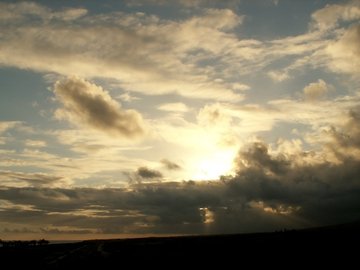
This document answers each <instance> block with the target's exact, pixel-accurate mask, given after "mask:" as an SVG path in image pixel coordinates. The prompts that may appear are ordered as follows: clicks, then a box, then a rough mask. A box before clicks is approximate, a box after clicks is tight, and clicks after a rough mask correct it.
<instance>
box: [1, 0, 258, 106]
mask: <svg viewBox="0 0 360 270" xmlns="http://www.w3.org/2000/svg"><path fill="white" fill-rule="evenodd" d="M4 5H7V4H4ZM9 5H10V4H9ZM11 5H14V6H17V4H11ZM36 7H37V8H42V10H41V12H40V11H39V12H38V13H41V15H39V14H38V16H44V15H43V13H48V14H50V15H51V14H52V15H51V16H55V15H53V14H54V13H55V12H54V11H51V10H49V9H47V8H45V7H42V6H40V5H36ZM68 13H71V14H73V13H74V14H77V12H76V11H72V12H70V11H68ZM79 13H81V12H79ZM36 14H37V13H36ZM66 14H67V13H66ZM66 14H65V15H64V16H65V17H66V16H67V15H66ZM71 14H70V15H71ZM84 14H85V13H84ZM50 15H49V16H50ZM70 15H69V16H70ZM70 17H71V16H70ZM241 18H242V17H241V16H237V15H236V14H235V13H233V12H232V11H230V10H226V9H225V10H220V9H219V10H216V9H209V10H207V11H205V12H204V13H203V14H202V15H199V16H197V17H192V18H190V19H187V20H183V21H177V22H175V21H166V20H164V21H163V20H160V19H159V18H158V17H156V16H152V15H150V16H147V15H144V14H139V13H136V14H125V13H121V12H117V13H113V14H108V15H104V14H103V15H101V16H100V15H99V16H96V15H87V16H84V17H82V18H80V19H78V20H75V21H71V22H68V23H67V24H57V23H56V22H54V21H49V22H46V23H45V22H44V23H41V22H40V23H37V24H34V23H33V22H32V21H29V22H27V21H26V20H25V19H23V20H21V19H20V21H19V23H18V24H17V25H16V26H13V27H6V29H5V30H4V32H3V34H2V37H3V38H2V40H1V42H0V62H1V63H2V64H3V65H9V66H16V67H20V68H29V69H33V70H37V71H42V72H54V73H60V74H63V75H66V76H68V75H73V74H77V75H79V76H82V77H98V76H101V77H103V78H112V79H115V80H118V81H119V83H120V84H121V87H122V88H123V89H124V90H126V91H136V92H141V93H143V94H146V95H160V94H166V93H177V94H180V95H183V96H187V97H191V98H205V99H220V100H228V101H238V100H241V99H242V95H240V94H237V93H234V91H233V89H231V86H230V87H229V86H228V85H227V84H225V83H218V82H214V79H215V78H213V77H214V76H215V71H214V70H212V71H211V70H209V69H208V67H203V66H202V65H201V64H199V63H198V62H197V61H198V60H199V59H198V58H197V57H194V55H193V54H194V52H196V51H202V52H204V54H203V57H205V58H204V60H206V59H213V58H214V57H218V58H219V61H220V62H224V63H225V64H226V63H227V62H229V61H234V60H233V59H232V58H229V59H227V58H228V56H227V55H228V54H229V53H230V54H236V55H238V57H248V55H249V53H250V54H253V53H255V52H252V50H251V49H250V48H247V47H248V46H245V48H242V46H241V44H239V46H238V45H237V44H236V43H237V41H238V40H237V39H236V37H234V36H233V35H232V34H230V33H227V32H224V30H229V29H231V28H233V27H234V26H236V25H238V24H240V23H241V21H242V19H241ZM80 21H81V28H79V27H77V25H78V24H79V23H80ZM95 25H96V26H95ZM109 25H116V27H109ZM7 26H8V24H7ZM219 39H222V40H224V42H218V40H219ZM235 47H239V48H235Z"/></svg>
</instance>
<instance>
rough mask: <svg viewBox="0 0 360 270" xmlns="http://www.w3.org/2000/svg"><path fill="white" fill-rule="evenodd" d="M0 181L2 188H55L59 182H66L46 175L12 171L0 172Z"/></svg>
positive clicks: (57, 177)
mask: <svg viewBox="0 0 360 270" xmlns="http://www.w3.org/2000/svg"><path fill="white" fill-rule="evenodd" d="M0 172H1V173H0V175H1V176H0V179H1V182H2V185H3V186H10V187H14V186H34V187H42V186H56V184H58V183H59V182H63V181H65V182H66V179H64V178H63V177H61V176H55V175H49V174H46V173H23V172H12V171H3V170H2V171H0Z"/></svg>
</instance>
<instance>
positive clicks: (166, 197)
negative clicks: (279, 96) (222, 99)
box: [0, 109, 360, 234]
mask: <svg viewBox="0 0 360 270" xmlns="http://www.w3.org/2000/svg"><path fill="white" fill-rule="evenodd" d="M358 116H359V114H358V110H357V109H354V110H352V111H351V112H350V113H349V114H347V115H346V116H344V121H343V125H342V126H339V127H337V128H336V129H335V128H333V129H330V131H329V132H327V133H325V134H324V136H327V137H326V138H325V137H324V141H326V142H328V141H329V139H331V143H330V145H332V147H329V144H328V143H325V144H324V148H323V149H322V150H318V152H304V151H303V152H301V151H297V152H290V153H289V152H286V151H281V149H282V148H279V149H274V147H269V146H268V145H267V144H266V143H264V142H261V141H258V142H255V143H251V144H249V145H248V146H246V147H244V148H243V149H241V150H240V151H239V154H238V157H237V158H236V160H235V162H236V164H237V173H236V174H235V175H233V176H224V177H221V179H220V180H219V181H210V182H205V181H201V182H195V181H184V182H159V181H152V180H156V179H157V178H160V177H162V175H161V173H160V172H158V171H155V170H151V169H149V168H147V167H140V168H139V169H138V170H137V171H136V172H134V175H136V176H137V177H138V178H139V179H144V180H146V179H147V180H150V181H143V182H142V181H137V182H133V184H132V185H130V188H129V189H127V188H122V189H114V188H108V189H93V188H77V189H60V188H44V187H24V188H14V187H11V188H10V187H7V188H0V210H1V211H0V220H6V224H5V225H2V223H1V222H0V226H4V228H5V227H8V226H9V224H14V225H17V226H14V228H22V226H20V225H21V224H27V225H29V226H31V228H47V227H48V228H54V229H55V230H56V228H58V229H59V230H62V229H61V228H64V227H69V228H73V229H71V230H85V231H88V230H90V231H94V232H99V233H124V232H126V233H134V234H136V233H155V234H156V233H180V234H183V233H189V234H202V233H239V232H254V231H272V230H277V229H281V228H284V227H287V228H301V227H309V226H320V225H327V224H337V223H345V222H350V221H354V220H359V219H360V147H359V145H358V141H357V140H356V139H357V137H356V136H357V135H358V132H359V125H358V124H359V117H358ZM340 135H341V136H340ZM334 158H335V159H334Z"/></svg>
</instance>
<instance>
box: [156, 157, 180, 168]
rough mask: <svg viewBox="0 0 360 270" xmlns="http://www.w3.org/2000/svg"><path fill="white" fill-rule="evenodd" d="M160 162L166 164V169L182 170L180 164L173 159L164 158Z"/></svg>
mask: <svg viewBox="0 0 360 270" xmlns="http://www.w3.org/2000/svg"><path fill="white" fill-rule="evenodd" d="M160 162H161V163H162V164H163V165H164V166H165V168H166V169H168V170H170V171H172V170H180V169H181V166H180V165H178V164H176V163H175V162H172V161H170V160H168V159H165V158H164V159H162V160H161V161H160Z"/></svg>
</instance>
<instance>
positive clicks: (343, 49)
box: [325, 24, 360, 77]
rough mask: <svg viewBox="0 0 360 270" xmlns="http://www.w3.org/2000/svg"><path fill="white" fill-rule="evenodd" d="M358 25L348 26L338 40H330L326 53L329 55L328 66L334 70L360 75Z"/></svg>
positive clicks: (359, 28)
mask: <svg viewBox="0 0 360 270" xmlns="http://www.w3.org/2000/svg"><path fill="white" fill-rule="evenodd" d="M359 44H360V25H359V24H357V25H356V24H355V25H352V26H351V27H349V28H348V29H347V30H346V31H345V32H344V33H343V34H342V35H340V37H339V38H338V40H336V41H333V42H331V43H330V44H329V45H328V46H327V48H326V50H325V51H326V53H327V54H328V55H329V56H330V60H329V63H328V66H329V68H330V69H331V70H332V71H334V72H339V73H345V74H351V75H354V76H356V77H359V76H360V75H359V74H360V72H359V70H360V46H359Z"/></svg>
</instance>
